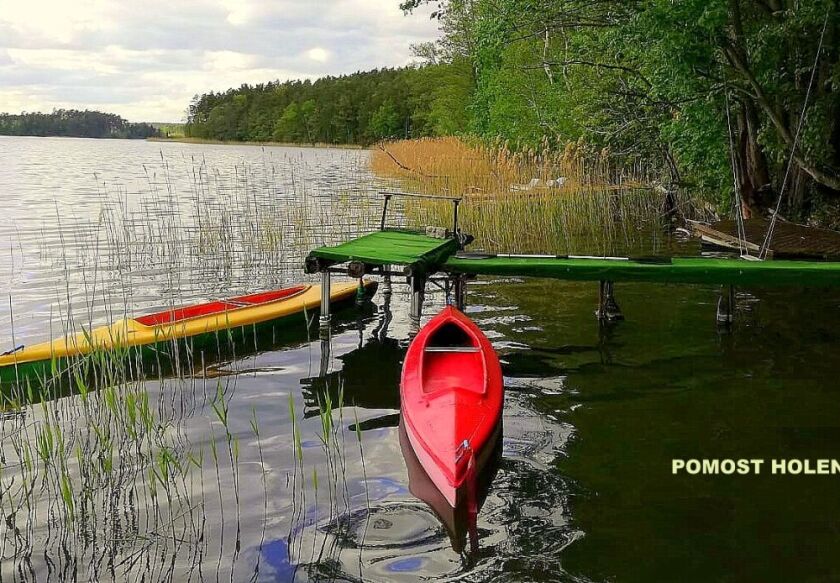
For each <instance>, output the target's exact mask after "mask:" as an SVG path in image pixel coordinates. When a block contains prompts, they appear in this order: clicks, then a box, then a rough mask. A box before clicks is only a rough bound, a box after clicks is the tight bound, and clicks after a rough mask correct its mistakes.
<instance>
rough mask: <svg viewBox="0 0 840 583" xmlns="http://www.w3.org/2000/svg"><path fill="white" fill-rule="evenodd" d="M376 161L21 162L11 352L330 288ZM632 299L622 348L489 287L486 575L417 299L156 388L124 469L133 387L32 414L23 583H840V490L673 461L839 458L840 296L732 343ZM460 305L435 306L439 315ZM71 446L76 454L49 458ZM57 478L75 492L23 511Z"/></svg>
mask: <svg viewBox="0 0 840 583" xmlns="http://www.w3.org/2000/svg"><path fill="white" fill-rule="evenodd" d="M367 156H368V153H367V152H364V151H355V150H329V149H299V148H279V147H278V148H261V147H254V146H242V147H234V146H207V145H188V144H177V143H152V142H137V141H111V140H102V141H97V140H77V139H51V138H3V137H0V193H2V195H0V196H2V201H3V203H4V209H3V213H2V216H0V351H2V350H5V349H6V347H9V348H10V347H12V346H16V345H19V344H30V343H33V342H35V341H40V340H45V339H47V338H48V337H50V336H51V335H60V334H61V333H62V331H63V330H64V329H66V328H70V327H73V328H78V327H79V326H83V327H88V326H90V325H97V324H102V323H107V322H109V321H112V320H114V319H117V318H120V317H123V315H124V314H141V313H144V312H149V311H152V310H155V309H160V308H165V307H167V306H172V305H177V304H181V303H186V302H192V301H198V300H204V299H211V298H215V297H220V296H228V295H236V294H239V293H242V292H247V291H256V290H262V289H271V288H276V287H279V286H281V285H283V284H286V283H291V282H296V281H301V280H303V279H305V277H304V276H303V274H302V268H301V262H302V257H303V256H304V255H305V253H306V251H307V250H308V249H309V248H310V247H312V246H315V245H318V244H321V243H324V242H330V241H337V240H341V239H343V238H346V237H349V236H352V235H354V234H357V233H361V232H365V231H368V230H370V229H372V228H374V227H375V225H376V224H377V223H378V214H377V210H378V203H379V200H378V198H377V195H376V192H377V189H379V188H381V187H382V186H384V184H383V183H382V182H380V181H378V180H377V179H375V178H374V177H373V176H372V175H371V174H370V172H369V171H368V169H367ZM398 210H399V209H397V211H398ZM394 220H395V221H399V220H400V217H399V213H398V212H397V215H396V216H395V217H394ZM657 244H658V245H661V244H662V243H661V241H659V242H658V243H657ZM670 245H671V246H672V248H673V250H674V252H678V253H698V252H699V251H700V250H699V249H698V248H696V247H694V246H693V245H692V244H691V243H685V242H677V241H674V242H671V243H670ZM616 289H617V299H618V301H619V303H620V304H621V307H622V309H623V312H624V314H625V316H626V320H625V321H623V322H620V323H618V324H616V325H614V326H610V327H609V328H601V327H599V326H598V324H597V322H596V320H595V318H594V316H593V311H594V309H595V303H596V299H597V286H596V285H593V284H587V283H574V282H555V281H541V280H525V279H523V280H513V279H504V280H493V279H490V278H483V279H480V280H478V281H476V282H473V283H471V284H470V286H469V291H468V312H469V314H470V316H471V317H472V318H474V319H475V321H476V322H477V323H478V325H479V326H480V327H481V328H482V329H483V330H484V331H485V332H486V333H487V335H488V336H489V337H490V339H491V340H492V341H493V343H494V345H495V347H496V348H497V350H498V352H499V354H500V356H501V359H502V362H503V369H504V374H505V382H506V389H507V394H506V401H505V417H504V439H503V443H502V447H501V459H500V460H499V463H498V468H497V470H496V475H495V478H494V479H493V480H492V483H491V485H490V487H489V493H488V496H487V499H486V501H485V503H484V505H483V507H482V509H481V512H480V514H479V531H480V535H481V549H480V551H479V552H478V554H477V555H469V554H462V553H459V552H457V551H456V550H455V549H454V548H453V547H458V544H457V539H458V537H457V536H455V537H454V539H455V540H454V541H453V539H451V538H450V535H449V534H448V532H447V530H446V529H445V528H444V527H443V525H442V523H441V521H440V520H439V518H438V516H436V515H435V513H434V512H433V511H432V510H431V509H430V507H429V506H427V505H426V504H425V503H424V502H422V501H420V500H418V499H417V498H416V497H415V496H414V494H413V493H412V492H417V491H418V488H419V485H418V483H415V482H412V483H411V484H410V483H409V471H408V470H407V468H406V461H404V455H403V451H402V449H401V445H400V431H399V391H398V387H399V374H400V369H401V363H402V358H403V356H404V353H405V349H406V346H407V343H408V339H409V329H410V326H409V321H408V296H407V289H406V286H404V285H400V282H398V281H396V280H395V281H394V285H393V293H392V294H387V293H384V292H385V291H386V290H385V286H383V285H380V289H379V292H378V293H377V295H376V296H375V297H374V298H373V300H372V302H371V303H368V304H365V305H362V306H360V307H358V308H351V309H349V310H348V311H345V312H343V313H341V314H340V315H338V316H337V317H336V322H335V325H334V327H333V332H332V336H331V338H330V339H329V340H327V341H322V340H320V339H319V338H318V333H317V326H316V327H307V325H306V323H305V321H304V320H303V318H302V319H301V322H300V325H299V329H296V330H290V331H289V333H288V337H283V338H277V339H272V340H271V341H270V342H269V343H268V345H267V346H260V347H259V350H257V351H254V350H251V351H246V353H244V354H243V353H240V354H236V355H235V356H233V357H231V358H230V359H228V360H226V361H224V362H219V363H213V364H212V365H211V366H205V367H203V368H202V369H201V370H198V371H196V373H195V374H187V375H182V378H178V379H162V380H154V381H147V382H145V383H144V384H143V385H142V386H141V387H140V390H141V391H142V393H143V394H145V395H148V398H149V402H150V403H151V406H150V409H151V411H152V412H153V413H152V414H151V415H152V417H154V421H153V422H152V423H150V427H151V428H152V429H151V430H150V431H149V434H148V438H147V439H145V440H137V441H136V443H137V446H136V448H135V447H134V446H133V445H132V446H131V447H129V446H128V445H127V444H133V443H135V442H132V441H131V440H130V439H125V440H124V441H122V442H117V443H116V444H114V443H111V444H110V445H109V446H108V448H104V449H107V451H108V452H109V453H108V456H107V457H108V459H107V460H106V462H107V463H104V466H103V467H107V468H118V471H112V470H111V469H109V470H108V472H104V473H102V475H101V476H100V477H91V476H92V474H91V473H90V472H91V471H92V470H91V468H90V467H88V462H89V460H90V459H91V458H93V457H95V456H94V455H93V453H91V452H94V451H96V452H99V453H97V455H98V456H99V457H100V458H101V457H102V456H101V452H102V451H103V450H104V449H103V447H102V446H101V443H102V440H103V438H102V437H101V432H102V429H101V428H99V427H92V425H96V423H92V422H91V420H96V419H99V420H101V419H106V418H107V415H108V408H107V402H106V401H107V399H108V398H117V399H119V398H120V397H119V395H120V393H119V390H118V391H116V392H114V391H112V392H110V393H108V392H105V391H103V392H102V393H103V394H102V396H101V397H100V395H96V396H91V395H88V396H87V397H86V398H83V397H82V396H71V397H66V398H63V399H59V400H58V401H54V402H52V403H50V404H48V405H34V406H31V407H28V408H27V409H26V410H25V411H22V412H15V411H10V412H7V414H6V415H5V417H4V418H3V420H2V431H1V432H0V435H2V442H0V448H2V457H1V458H0V462H2V464H3V466H2V475H0V480H1V481H2V487H3V489H2V491H0V492H2V493H0V511H2V521H0V524H1V525H2V526H0V536H2V542H0V552H2V566H0V575H2V580H27V581H34V580H38V581H44V580H55V581H63V580H68V579H81V580H88V579H93V580H132V581H134V580H136V581H156V580H178V581H181V580H196V581H204V580H211V581H219V580H224V581H247V580H251V581H306V580H317V581H322V580H324V581H325V580H329V581H416V580H429V579H432V580H434V579H438V578H439V579H450V580H456V579H457V580H468V581H675V580H679V581H724V580H725V581H776V580H794V581H828V580H836V578H837V572H838V569H839V568H840V559H837V558H836V557H837V552H836V549H837V548H838V543H840V528H838V526H837V524H838V519H837V517H838V516H840V494H838V493H839V492H840V487H839V486H840V481H838V480H840V476H801V475H800V476H773V475H770V474H769V472H764V473H762V475H758V476H738V475H735V476H685V475H679V476H673V475H672V474H671V460H672V459H673V458H762V459H766V460H768V462H767V463H768V464H769V460H770V459H773V458H799V459H805V458H808V459H817V458H840V384H839V383H838V381H837V379H838V378H840V358H838V346H840V345H839V344H838V340H840V292H838V291H835V290H808V289H787V290H762V289H750V290H739V294H738V306H737V307H738V311H737V321H736V324H735V326H734V327H733V329H732V330H731V331H730V332H728V333H726V332H722V331H720V330H719V329H718V328H717V327H716V326H715V318H714V315H715V303H716V301H717V291H718V290H717V289H715V288H713V287H707V286H661V285H649V284H619V285H617V286H616ZM747 291H748V292H749V293H747ZM443 302H444V298H443V296H442V294H441V293H439V292H431V293H429V294H428V296H427V304H426V309H425V315H426V317H429V316H430V315H431V314H433V313H434V312H435V311H436V310H437V309H438V308H440V307H441V306H442V305H443ZM137 390H138V389H137V388H135V389H132V390H131V391H134V392H131V391H129V390H128V389H126V391H128V392H127V393H126V394H129V395H133V396H132V397H131V399H134V400H136V399H137V398H139V397H137V396H136V395H138V394H139V393H137V392H136V391H137ZM108 395H111V397H109V396H108ZM114 395H116V397H114ZM100 398H101V399H102V401H101V403H100V401H99V399H100ZM141 400H142V398H141ZM328 401H331V402H332V407H333V409H334V410H333V411H332V416H331V419H332V420H333V421H332V423H333V425H330V426H329V427H328V430H327V432H326V433H325V430H324V423H325V421H324V419H325V417H324V415H321V414H320V413H321V412H322V411H323V410H324V408H325V403H326V402H328ZM342 401H343V404H344V406H343V407H339V406H338V405H339V403H340V402H342ZM132 402H135V401H132ZM97 407H100V409H97ZM103 412H104V413H103ZM109 423H110V421H106V422H105V423H104V425H108V424H109ZM47 426H52V427H55V428H60V431H58V432H55V431H54V432H53V433H50V436H51V438H50V440H49V442H48V443H47V440H45V437H44V435H45V433H44V431H43V428H44V427H47ZM56 435H58V437H56ZM295 435H298V436H299V437H298V438H295ZM325 435H326V438H325V437H324V436H325ZM141 441H142V444H141ZM24 442H32V443H33V452H36V453H33V460H34V461H33V460H29V461H27V460H26V459H21V455H20V448H21V447H22V446H21V444H22V443H24ZM54 442H59V443H63V444H65V445H61V446H56V445H54ZM97 443H98V444H100V445H97V446H96V447H94V446H92V445H91V444H97ZM121 443H122V447H121V446H120V444H121ZM43 448H48V449H50V450H51V451H56V452H59V453H61V452H63V453H65V454H66V455H64V456H63V458H62V456H61V455H54V456H53V457H50V456H49V455H45V456H44V459H48V460H52V461H39V458H38V456H39V455H40V452H41V451H42V449H43ZM97 448H98V449H97ZM56 458H61V459H64V458H66V461H61V462H58V461H56ZM173 460H174V461H173ZM100 462H101V460H100ZM100 462H97V463H100ZM39 464H41V465H44V466H45V467H50V466H52V467H56V466H57V467H60V470H59V471H55V472H53V471H51V470H45V471H44V472H42V474H35V475H39V476H40V477H39V478H38V481H37V484H36V485H35V487H34V488H32V489H31V490H32V491H31V492H29V493H28V494H21V490H20V487H21V485H22V484H26V478H27V476H31V475H33V474H32V472H33V470H32V469H31V468H32V467H40V466H39ZM100 465H102V463H100ZM97 467H98V466H97ZM171 468H179V469H178V470H177V472H175V473H174V474H170V473H169V472H170V471H171ZM63 476H67V482H66V483H65V482H64V478H63ZM94 478H95V479H94ZM81 484H87V485H88V486H87V488H88V489H87V490H85V489H84V488H82V486H81ZM90 484H98V486H97V487H96V488H91V487H90ZM24 490H25V488H24ZM63 492H69V494H68V495H69V497H70V498H72V499H73V502H72V504H71V503H70V502H64V503H63V504H62V501H61V498H62V494H61V493H63ZM21 500H23V502H21ZM67 507H72V508H73V514H74V518H73V519H72V520H68V519H67V518H66V515H67V513H68V512H67V510H66V508H67ZM62 508H64V510H62ZM62 517H65V518H62Z"/></svg>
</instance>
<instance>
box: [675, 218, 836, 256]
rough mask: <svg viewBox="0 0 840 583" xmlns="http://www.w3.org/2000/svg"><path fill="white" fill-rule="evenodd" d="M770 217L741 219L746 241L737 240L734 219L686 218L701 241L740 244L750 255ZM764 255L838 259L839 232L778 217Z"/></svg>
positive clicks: (735, 247) (728, 246)
mask: <svg viewBox="0 0 840 583" xmlns="http://www.w3.org/2000/svg"><path fill="white" fill-rule="evenodd" d="M769 225H770V221H768V220H766V219H761V218H757V219H747V220H745V221H744V234H745V237H746V241H739V238H738V224H737V223H736V221H734V220H724V221H718V222H716V223H713V224H711V225H706V224H703V223H698V222H694V221H690V222H689V226H690V227H691V230H692V233H693V234H694V235H695V236H696V237H699V238H700V239H701V240H702V241H703V242H704V243H707V244H709V245H712V246H715V247H720V248H724V249H732V250H736V251H740V250H741V249H742V247H743V246H744V244H746V247H745V248H746V250H747V251H749V253H750V254H751V255H756V254H758V251H759V249H760V248H761V245H762V243H763V242H764V237H765V234H766V233H767V228H768V227H769ZM769 247H770V249H769V251H768V253H767V256H768V257H775V258H777V259H823V260H834V261H836V260H838V259H840V233H838V232H837V231H832V230H829V229H821V228H818V227H809V226H806V225H799V224H797V223H789V222H787V221H778V222H777V223H776V226H775V230H774V232H773V238H772V240H771V241H770V245H769Z"/></svg>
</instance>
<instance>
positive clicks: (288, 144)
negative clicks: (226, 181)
mask: <svg viewBox="0 0 840 583" xmlns="http://www.w3.org/2000/svg"><path fill="white" fill-rule="evenodd" d="M146 141H147V142H178V143H181V144H205V145H210V146H268V147H273V148H313V149H315V148H317V149H328V148H331V149H335V150H369V149H370V147H366V146H360V145H358V144H325V143H315V144H308V143H303V144H299V143H295V142H250V141H249V142H245V141H242V142H240V141H231V140H210V139H206V138H186V137H182V138H146Z"/></svg>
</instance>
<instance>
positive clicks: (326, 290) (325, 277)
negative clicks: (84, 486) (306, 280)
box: [320, 269, 330, 328]
mask: <svg viewBox="0 0 840 583" xmlns="http://www.w3.org/2000/svg"><path fill="white" fill-rule="evenodd" d="M320 324H321V328H328V327H329V325H330V272H329V269H324V270H323V271H322V272H321V318H320Z"/></svg>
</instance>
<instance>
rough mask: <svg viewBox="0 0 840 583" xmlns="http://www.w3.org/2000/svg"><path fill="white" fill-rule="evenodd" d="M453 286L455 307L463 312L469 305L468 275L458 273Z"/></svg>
mask: <svg viewBox="0 0 840 583" xmlns="http://www.w3.org/2000/svg"><path fill="white" fill-rule="evenodd" d="M453 288H454V289H453V295H454V298H453V300H454V302H455V307H456V308H458V309H459V310H461V311H462V312H463V311H464V309H465V308H466V307H467V277H466V276H465V275H456V276H455V281H454V286H453Z"/></svg>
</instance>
